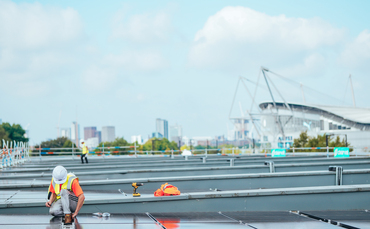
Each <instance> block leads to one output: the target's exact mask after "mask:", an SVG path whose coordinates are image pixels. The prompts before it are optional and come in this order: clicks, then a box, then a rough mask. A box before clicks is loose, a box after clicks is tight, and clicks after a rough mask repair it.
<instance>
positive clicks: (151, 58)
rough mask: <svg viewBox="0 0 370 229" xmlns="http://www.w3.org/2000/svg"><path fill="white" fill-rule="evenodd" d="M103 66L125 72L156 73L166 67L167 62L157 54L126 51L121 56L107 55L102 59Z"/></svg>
mask: <svg viewBox="0 0 370 229" xmlns="http://www.w3.org/2000/svg"><path fill="white" fill-rule="evenodd" d="M103 62H104V64H105V65H110V66H112V67H115V68H122V69H124V70H126V71H138V72H147V71H158V70H161V69H163V68H165V67H167V66H168V63H167V61H166V60H165V59H164V57H163V56H162V55H161V53H159V52H154V51H127V52H124V53H122V54H119V55H116V54H109V55H107V56H105V57H104V61H103Z"/></svg>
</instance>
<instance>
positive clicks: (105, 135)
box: [101, 126, 116, 142]
mask: <svg viewBox="0 0 370 229" xmlns="http://www.w3.org/2000/svg"><path fill="white" fill-rule="evenodd" d="M115 139H116V130H115V128H114V126H103V127H102V128H101V140H102V142H113V141H114V140H115Z"/></svg>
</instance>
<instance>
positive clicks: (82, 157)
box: [81, 154, 89, 164]
mask: <svg viewBox="0 0 370 229" xmlns="http://www.w3.org/2000/svg"><path fill="white" fill-rule="evenodd" d="M84 158H85V161H86V164H87V163H89V162H88V161H87V156H86V154H82V155H81V162H82V164H83V163H84Z"/></svg>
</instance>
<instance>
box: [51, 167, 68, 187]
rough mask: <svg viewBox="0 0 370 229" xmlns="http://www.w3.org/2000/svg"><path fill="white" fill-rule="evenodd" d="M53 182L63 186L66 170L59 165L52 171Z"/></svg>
mask: <svg viewBox="0 0 370 229" xmlns="http://www.w3.org/2000/svg"><path fill="white" fill-rule="evenodd" d="M53 180H54V182H55V183H57V184H63V183H64V182H66V180H67V170H66V168H64V167H63V166H61V165H58V166H57V167H55V168H54V170H53Z"/></svg>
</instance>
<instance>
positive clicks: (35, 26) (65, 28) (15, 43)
mask: <svg viewBox="0 0 370 229" xmlns="http://www.w3.org/2000/svg"><path fill="white" fill-rule="evenodd" d="M81 35H82V22H81V20H80V18H79V15H78V13H77V11H75V10H74V9H72V8H67V9H59V8H51V7H44V6H42V5H41V4H40V3H34V4H27V3H22V4H16V3H13V2H11V1H0V46H2V47H4V46H5V47H7V48H15V49H33V48H40V47H47V46H51V45H55V44H58V45H62V44H64V43H66V42H71V41H74V40H75V39H78V38H79V37H81Z"/></svg>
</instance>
